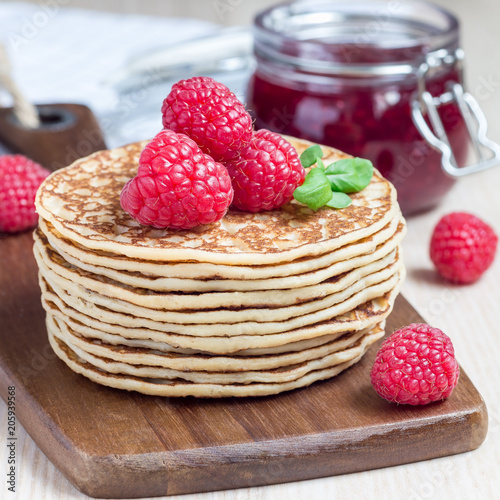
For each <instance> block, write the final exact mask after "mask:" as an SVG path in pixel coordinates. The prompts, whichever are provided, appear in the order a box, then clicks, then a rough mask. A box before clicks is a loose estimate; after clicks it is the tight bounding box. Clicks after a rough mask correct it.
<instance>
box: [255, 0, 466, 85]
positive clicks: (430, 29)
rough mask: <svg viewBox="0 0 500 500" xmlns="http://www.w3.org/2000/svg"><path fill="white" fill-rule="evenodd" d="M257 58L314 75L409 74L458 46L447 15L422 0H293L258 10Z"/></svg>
mask: <svg viewBox="0 0 500 500" xmlns="http://www.w3.org/2000/svg"><path fill="white" fill-rule="evenodd" d="M254 37H255V54H256V56H257V57H258V58H261V59H264V60H269V61H273V62H275V63H278V64H281V65H284V66H287V67H290V68H294V69H296V70H299V71H304V72H311V73H315V74H324V75H328V74H337V75H349V76H365V75H368V76H373V75H402V74H409V73H414V72H415V70H416V69H417V68H418V67H419V66H420V64H421V63H422V61H423V60H424V59H425V57H426V55H427V54H429V53H431V52H435V51H438V50H440V49H448V50H450V51H451V50H454V49H456V48H457V47H458V44H459V23H458V20H457V19H456V17H455V16H453V15H452V14H451V13H449V12H447V11H445V10H443V9H441V8H439V7H437V6H435V5H432V4H428V3H425V2H408V3H406V2H405V3H403V2H399V1H397V0H394V1H389V2H386V1H380V0H354V1H349V2H348V1H346V0H309V1H307V0H299V1H295V2H291V3H286V4H281V5H278V6H275V7H272V8H270V9H268V10H266V11H264V12H262V13H261V14H260V15H259V16H258V17H257V18H256V20H255V24H254Z"/></svg>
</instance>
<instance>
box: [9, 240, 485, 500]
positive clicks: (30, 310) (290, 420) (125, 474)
mask: <svg viewBox="0 0 500 500" xmlns="http://www.w3.org/2000/svg"><path fill="white" fill-rule="evenodd" d="M31 245H32V237H31V234H28V233H25V234H22V235H19V236H3V237H0V260H1V263H2V265H1V268H0V317H1V318H2V323H1V327H0V328H1V333H0V391H1V394H2V397H3V398H4V399H6V395H7V394H6V393H7V387H8V386H10V385H14V386H15V387H16V398H17V417H18V419H19V421H20V422H21V423H22V424H23V426H24V427H25V429H26V430H27V431H28V433H29V434H30V435H31V436H32V437H33V439H34V440H35V442H36V443H37V445H38V446H39V447H40V449H41V450H42V451H43V452H44V453H45V455H46V456H47V457H48V458H49V459H50V460H51V461H52V462H53V463H54V464H55V465H56V467H57V468H59V470H60V471H61V472H62V473H63V474H64V475H65V476H66V477H67V479H68V480H69V481H70V482H71V483H72V484H74V485H75V486H76V487H77V488H78V489H80V490H81V491H82V492H84V493H86V494H88V495H90V496H96V497H103V498H126V497H128V498H131V497H145V496H160V495H174V494H181V493H190V492H199V491H212V490H222V489H228V488H237V487H245V486H255V485H262V484H273V483H282V482H288V481H296V480H302V479H310V478H317V477H324V476H332V475H337V474H344V473H348V472H355V471H362V470H367V469H374V468H380V467H386V466H391V465H396V464H402V463H409V462H415V461H419V460H425V459H429V458H434V457H441V456H446V455H451V454H456V453H462V452H465V451H469V450H473V449H475V448H477V447H478V446H479V445H480V444H481V443H482V441H483V440H484V438H485V436H486V430H487V413H486V408H485V405H484V402H483V400H482V398H481V396H480V395H479V393H478V392H477V390H476V389H475V387H474V386H473V385H472V383H471V381H470V380H469V378H468V377H467V375H466V374H465V373H464V372H463V370H462V372H461V378H460V382H459V384H458V386H457V388H456V390H455V391H454V393H453V395H452V397H450V399H448V400H447V401H444V402H441V403H437V404H433V405H429V406H427V407H404V406H397V405H393V404H390V403H387V402H386V401H384V400H382V399H381V398H379V397H378V396H377V395H376V394H375V392H374V391H373V389H372V388H371V385H370V380H369V370H370V367H371V364H372V362H373V358H374V355H375V352H376V349H377V346H375V347H374V348H372V349H371V350H370V352H369V353H368V354H367V355H366V356H365V357H364V358H363V360H362V361H361V362H360V363H358V364H357V365H355V366H354V367H352V368H350V369H349V370H347V371H346V372H344V373H343V374H341V375H340V376H338V377H336V378H334V379H331V380H328V381H324V382H319V383H315V384H313V385H312V386H310V387H308V388H304V389H300V390H295V391H292V392H288V393H284V394H281V395H278V396H269V397H263V398H244V399H220V400H200V399H198V400H197V399H195V398H184V399H176V398H159V397H150V396H144V395H140V394H136V393H127V392H123V391H118V390H115V389H110V388H106V387H102V386H99V385H96V384H94V383H93V382H91V381H89V380H87V379H85V378H84V377H81V376H79V375H77V374H75V373H73V372H71V370H69V369H68V368H67V367H66V366H65V365H64V364H63V363H62V362H61V361H60V360H58V359H57V358H56V357H55V355H54V354H53V353H52V351H51V350H50V347H49V345H48V341H47V338H46V332H45V326H44V313H43V310H42V308H41V306H40V292H39V288H38V284H37V279H36V265H35V262H34V259H33V257H32V254H31ZM420 320H421V317H420V316H419V315H418V314H417V313H416V311H415V310H414V309H413V308H412V307H411V305H410V304H409V303H408V302H407V301H406V300H405V299H404V298H403V297H402V296H400V297H399V298H398V301H397V304H396V307H395V310H394V312H393V313H392V315H391V316H390V318H389V320H388V327H387V331H392V330H394V329H395V328H397V327H399V326H402V325H404V324H408V323H410V322H413V321H420Z"/></svg>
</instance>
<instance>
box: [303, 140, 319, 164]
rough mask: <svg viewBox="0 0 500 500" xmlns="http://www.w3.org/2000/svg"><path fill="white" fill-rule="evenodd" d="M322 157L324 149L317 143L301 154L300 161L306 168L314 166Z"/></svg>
mask: <svg viewBox="0 0 500 500" xmlns="http://www.w3.org/2000/svg"><path fill="white" fill-rule="evenodd" d="M320 158H323V151H322V150H321V148H320V147H319V146H318V145H317V144H315V145H314V146H309V147H308V148H307V149H306V150H305V151H304V152H303V153H302V154H301V155H300V163H302V166H303V167H304V168H308V167H311V166H313V165H314V164H315V163H316V162H317V161H318V160H319V159H320Z"/></svg>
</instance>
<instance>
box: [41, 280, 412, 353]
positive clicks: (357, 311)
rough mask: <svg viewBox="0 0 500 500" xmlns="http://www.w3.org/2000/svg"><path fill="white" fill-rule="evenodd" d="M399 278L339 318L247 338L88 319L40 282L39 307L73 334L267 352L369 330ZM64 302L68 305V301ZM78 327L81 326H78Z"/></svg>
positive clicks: (386, 309) (108, 314)
mask: <svg viewBox="0 0 500 500" xmlns="http://www.w3.org/2000/svg"><path fill="white" fill-rule="evenodd" d="M403 278H404V270H402V271H400V280H399V281H398V283H397V284H396V286H395V287H394V288H393V289H392V290H391V291H390V292H388V293H386V294H384V295H382V296H380V297H377V298H375V299H372V300H370V301H368V302H366V303H364V304H361V305H359V306H358V307H356V308H354V309H352V310H350V311H349V312H348V313H346V314H342V315H339V316H337V317H335V318H333V319H331V320H329V321H323V322H320V323H317V324H315V325H310V326H307V327H299V328H297V329H295V330H292V331H287V332H279V333H276V334H267V335H261V334H260V332H259V331H256V332H253V334H249V335H239V336H225V335H224V333H225V332H224V331H221V332H219V335H218V336H213V337H209V336H200V337H197V336H191V335H179V334H175V333H172V332H170V331H168V329H165V330H161V329H158V328H162V327H163V324H162V323H154V322H149V321H148V320H142V321H141V320H138V319H137V318H134V317H133V316H128V315H125V314H120V313H114V312H112V311H107V310H106V309H105V308H96V310H94V311H93V312H91V314H90V315H88V314H85V313H84V312H81V311H80V310H79V309H75V308H74V307H71V306H70V305H68V304H67V303H66V302H65V301H64V300H62V299H61V298H60V296H59V295H56V294H55V293H54V292H53V291H51V289H50V287H48V286H47V284H46V283H45V282H44V280H43V279H42V280H41V281H40V286H41V288H42V306H43V307H44V309H45V310H46V311H48V312H50V313H51V314H52V315H54V316H56V317H59V318H61V319H62V320H63V321H67V318H70V319H71V320H73V321H74V324H72V325H71V326H72V328H74V329H75V330H76V331H80V329H81V328H88V329H91V330H94V332H97V331H102V332H106V333H111V334H115V335H119V336H121V337H124V338H128V339H143V340H153V341H155V342H164V343H166V344H169V345H171V346H174V347H177V348H187V349H196V350H200V351H204V352H209V353H213V354H229V353H235V352H238V351H244V350H249V349H269V348H273V347H282V346H285V348H286V346H288V345H290V344H292V343H294V342H298V341H303V340H310V339H318V338H320V337H322V336H324V335H333V334H337V335H338V334H342V333H345V332H348V331H355V330H362V329H365V328H372V327H374V326H375V325H376V324H377V323H380V322H381V321H383V320H385V319H386V318H387V317H388V316H389V314H390V312H391V311H392V308H393V305H394V300H395V298H396V297H397V295H398V293H399V290H400V287H401V284H402V280H403ZM58 293H59V294H60V295H62V296H63V297H64V298H65V299H66V300H68V296H67V295H65V294H64V292H63V291H61V290H59V291H58ZM68 302H70V301H69V300H68ZM99 309H100V310H101V312H100V314H99V316H101V317H98V314H97V311H98V310H99ZM103 318H106V320H107V321H105V320H103ZM79 324H80V325H82V326H79Z"/></svg>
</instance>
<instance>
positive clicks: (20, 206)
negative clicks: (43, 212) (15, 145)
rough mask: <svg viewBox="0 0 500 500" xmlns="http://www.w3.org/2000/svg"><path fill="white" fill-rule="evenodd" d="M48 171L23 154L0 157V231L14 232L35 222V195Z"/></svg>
mask: <svg viewBox="0 0 500 500" xmlns="http://www.w3.org/2000/svg"><path fill="white" fill-rule="evenodd" d="M49 174H50V172H49V171H48V170H47V169H46V168H43V167H42V166H41V165H39V164H38V163H35V162H34V161H32V160H30V159H29V158H26V156H23V155H4V156H0V231H3V232H6V233H17V232H19V231H24V230H25V229H29V228H31V227H34V226H36V225H37V223H38V215H37V213H36V212H35V195H36V191H37V189H38V188H39V187H40V184H41V183H42V182H43V180H44V179H45V178H46V177H47V176H48V175H49Z"/></svg>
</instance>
